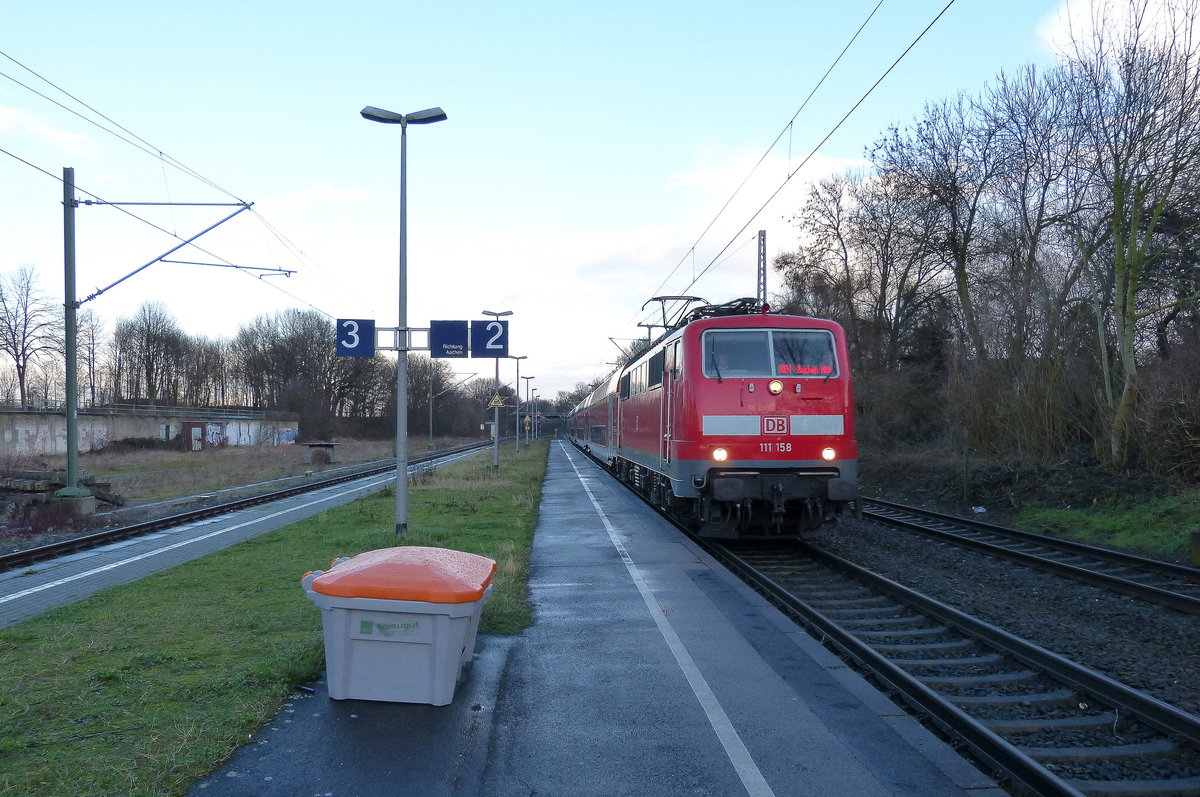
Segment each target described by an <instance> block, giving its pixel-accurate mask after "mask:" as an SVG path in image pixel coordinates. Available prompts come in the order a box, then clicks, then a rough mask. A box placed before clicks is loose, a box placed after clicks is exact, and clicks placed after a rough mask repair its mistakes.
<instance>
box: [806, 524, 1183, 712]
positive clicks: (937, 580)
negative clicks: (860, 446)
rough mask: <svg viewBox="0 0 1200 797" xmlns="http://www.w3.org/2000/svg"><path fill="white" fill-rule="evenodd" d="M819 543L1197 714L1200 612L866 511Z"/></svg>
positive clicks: (824, 535) (836, 527)
mask: <svg viewBox="0 0 1200 797" xmlns="http://www.w3.org/2000/svg"><path fill="white" fill-rule="evenodd" d="M820 545H821V547H822V548H825V549H826V550H828V551H830V552H831V553H835V554H838V555H839V556H842V557H843V558H845V559H849V560H850V561H853V562H855V563H857V564H861V565H863V566H865V567H868V568H870V569H871V570H874V571H875V572H877V573H880V574H882V575H885V576H887V577H888V578H890V579H892V580H893V581H897V582H899V583H901V584H904V585H905V586H907V587H910V588H912V589H915V590H917V591H919V592H922V593H924V594H926V595H929V596H930V597H934V598H937V599H938V600H941V601H944V602H946V603H949V604H951V605H952V606H954V607H956V608H958V609H959V610H961V611H963V612H966V613H968V614H971V615H974V616H976V617H978V618H980V619H982V620H985V621H987V622H989V623H992V624H993V625H997V626H999V627H1001V628H1004V629H1005V630H1007V631H1009V632H1011V633H1013V634H1016V635H1018V636H1021V637H1024V638H1026V639H1029V640H1032V641H1033V642H1036V643H1037V644H1039V645H1041V646H1042V647H1044V648H1047V649H1049V650H1052V651H1054V652H1055V653H1058V654H1060V655H1063V656H1066V657H1068V658H1070V659H1072V660H1073V661H1075V662H1077V663H1079V664H1082V665H1084V666H1087V667H1090V668H1092V669H1094V670H1097V671H1098V672H1101V673H1104V674H1105V675H1107V676H1109V677H1110V678H1113V679H1116V680H1118V681H1121V682H1123V683H1125V684H1127V685H1129V686H1131V687H1133V688H1136V689H1139V690H1141V691H1144V692H1147V693H1149V694H1152V695H1154V696H1155V697H1157V698H1159V699H1160V700H1163V701H1165V702H1167V703H1170V704H1172V705H1174V706H1176V707H1178V708H1180V709H1183V710H1185V711H1188V712H1191V713H1193V714H1197V715H1200V617H1198V616H1195V615H1189V614H1184V613H1182V612H1177V611H1174V610H1172V609H1167V608H1163V607H1159V606H1155V605H1153V604H1149V603H1144V602H1142V601H1138V600H1135V599H1133V598H1127V597H1124V596H1121V595H1116V594H1110V593H1107V592H1105V591H1103V590H1101V589H1098V588H1095V587H1090V586H1087V585H1085V584H1079V583H1076V582H1074V581H1070V580H1067V579H1064V578H1062V577H1060V576H1055V575H1051V574H1048V573H1042V572H1039V571H1037V570H1033V569H1031V568H1028V567H1024V566H1021V565H1016V564H1011V563H1008V562H1004V561H1000V560H997V559H994V558H992V557H989V556H985V555H984V554H981V553H976V552H973V551H968V550H965V549H961V548H957V547H955V546H953V545H949V544H946V543H940V542H936V541H933V540H929V539H926V538H923V537H920V536H919V535H915V534H910V533H907V532H904V531H901V530H898V529H890V528H887V527H884V526H880V525H877V524H874V523H870V522H868V521H862V522H858V521H854V520H850V519H843V520H842V523H841V524H840V525H839V526H834V527H832V528H830V529H829V530H828V531H826V532H825V533H824V534H823V535H822V538H821V540H820Z"/></svg>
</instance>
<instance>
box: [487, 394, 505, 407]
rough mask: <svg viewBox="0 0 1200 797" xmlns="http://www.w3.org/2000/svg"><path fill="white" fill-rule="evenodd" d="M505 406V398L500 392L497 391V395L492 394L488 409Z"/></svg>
mask: <svg viewBox="0 0 1200 797" xmlns="http://www.w3.org/2000/svg"><path fill="white" fill-rule="evenodd" d="M503 406H504V399H502V398H500V394H499V393H497V394H496V395H494V396H492V400H491V402H490V403H489V404H488V409H489V410H490V409H491V408H492V407H503Z"/></svg>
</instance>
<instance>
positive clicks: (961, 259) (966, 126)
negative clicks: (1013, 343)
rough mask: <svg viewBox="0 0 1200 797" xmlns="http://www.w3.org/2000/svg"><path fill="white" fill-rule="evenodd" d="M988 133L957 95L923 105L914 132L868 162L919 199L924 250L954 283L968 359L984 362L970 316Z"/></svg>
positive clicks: (992, 169)
mask: <svg viewBox="0 0 1200 797" xmlns="http://www.w3.org/2000/svg"><path fill="white" fill-rule="evenodd" d="M995 132H996V131H995V128H994V127H993V126H991V125H990V124H988V123H987V120H986V119H982V118H980V115H979V114H978V112H977V109H976V108H975V106H974V104H973V103H972V102H971V101H970V100H969V99H967V98H966V97H965V96H963V95H959V96H958V97H957V98H956V99H955V100H952V101H947V100H943V101H941V102H934V103H929V104H927V105H926V106H925V112H924V114H923V116H921V117H920V118H919V119H918V120H917V122H916V124H915V126H913V127H912V128H911V129H909V130H905V131H903V132H901V131H900V130H899V129H896V128H893V129H892V130H891V132H890V133H889V134H888V135H886V136H884V138H883V139H882V140H880V141H879V142H878V143H877V144H876V145H875V148H874V150H873V151H872V153H871V155H872V158H873V160H874V161H875V166H876V168H877V169H878V170H879V171H880V173H881V174H883V175H886V176H889V177H892V178H894V179H897V180H902V181H907V182H909V183H910V184H911V187H912V189H913V190H914V192H916V193H917V194H919V195H922V196H924V197H925V199H926V200H927V202H928V205H929V211H930V212H931V213H932V214H933V215H931V217H930V218H931V220H932V224H931V229H930V235H929V238H928V240H929V242H930V243H931V244H934V245H936V247H937V248H936V251H938V252H940V254H941V255H942V256H943V257H944V258H945V261H946V264H947V265H948V266H949V267H950V268H951V270H952V273H953V276H954V292H955V296H956V297H957V300H958V310H959V313H960V315H961V323H962V326H963V331H964V334H965V335H966V338H967V341H968V342H969V343H970V347H971V350H972V352H973V354H974V356H975V358H976V359H977V360H979V361H983V360H986V359H987V346H986V343H985V339H984V335H983V330H982V325H981V323H980V320H979V318H978V317H977V314H976V311H975V304H976V302H975V273H974V266H975V265H976V263H975V257H976V255H977V254H978V248H979V242H978V236H979V231H980V218H981V214H982V211H983V203H984V199H985V197H986V195H987V191H988V190H990V189H991V187H992V182H993V180H994V179H995V177H996V173H997V169H998V165H999V164H998V163H997V158H996V154H995V151H994V149H995Z"/></svg>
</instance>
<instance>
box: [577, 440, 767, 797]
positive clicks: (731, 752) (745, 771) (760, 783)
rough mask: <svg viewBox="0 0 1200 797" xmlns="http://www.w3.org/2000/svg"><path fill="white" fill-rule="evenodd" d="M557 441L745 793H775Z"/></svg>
mask: <svg viewBox="0 0 1200 797" xmlns="http://www.w3.org/2000/svg"><path fill="white" fill-rule="evenodd" d="M559 445H560V446H562V447H563V453H564V454H565V455H566V457H567V461H568V462H569V463H570V464H571V469H572V470H574V471H575V476H576V478H578V479H579V483H580V484H581V485H583V490H584V492H585V493H587V497H588V500H590V501H591V502H592V507H593V508H594V509H595V510H596V514H597V515H599V516H600V520H601V522H602V523H603V524H604V528H605V530H606V531H607V532H608V538H609V540H610V541H611V542H612V544H613V547H614V548H616V549H617V553H618V554H620V556H621V561H622V562H624V563H625V569H626V570H628V571H629V576H630V578H632V579H633V583H634V584H635V585H636V586H637V589H638V592H639V593H640V594H641V596H642V600H643V601H644V602H645V604H646V608H647V609H648V610H649V611H650V616H651V617H653V618H654V623H655V625H657V626H658V630H659V633H661V634H662V636H663V640H664V641H666V643H667V647H668V648H669V649H670V650H671V654H672V655H673V656H674V657H675V661H676V663H677V664H678V665H679V669H681V670H682V671H683V674H684V677H686V678H687V681H688V684H689V685H690V686H691V688H692V694H694V695H695V696H696V700H698V701H699V702H700V707H701V708H702V709H704V714H705V716H706V717H708V722H709V724H710V725H711V726H712V729H713V731H714V732H715V733H716V734H717V739H718V740H720V742H721V746H722V747H724V748H725V755H726V756H728V757H729V762H730V763H731V764H733V768H734V769H735V770H737V774H738V777H739V778H740V779H741V781H742V785H743V786H744V787H745V788H746V793H747V794H749V795H750V796H751V797H774V795H775V792H774V791H773V790H772V789H771V787H770V785H768V783H767V781H766V778H764V777H763V775H762V772H761V771H760V770H759V768H758V765H757V764H756V763H754V757H753V756H751V755H750V751H749V750H748V749H747V748H746V745H745V743H744V742H743V741H742V737H741V736H739V735H738V732H737V730H736V729H735V728H734V727H733V723H732V722H730V720H729V715H727V714H726V713H725V709H724V708H722V707H721V703H720V701H718V700H717V696H716V695H715V694H713V691H712V688H711V687H710V686H709V685H708V681H706V680H705V679H704V675H703V674H702V673H701V672H700V668H699V667H697V666H696V662H695V661H693V659H692V656H691V654H690V653H688V651H687V648H686V647H685V646H684V644H683V641H682V640H681V639H680V638H679V635H678V634H676V633H675V629H674V628H673V627H672V626H671V621H670V620H668V619H667V616H666V615H665V614H664V613H663V610H662V608H661V607H660V606H659V605H658V601H657V600H655V598H654V593H653V592H652V591H651V590H650V587H649V586H648V585H647V584H646V581H645V579H644V578H642V574H641V571H640V570H639V569H638V566H637V565H636V564H635V563H634V561H633V559H631V558H630V556H629V553H628V552H627V551H626V550H625V546H624V545H622V544H621V542H620V540H618V539H617V534H616V529H614V528H613V526H612V523H611V522H609V519H608V516H607V515H606V514H604V510H603V509H601V507H600V502H599V501H597V500H596V496H595V495H594V494H593V493H592V490H591V488H590V487H588V484H587V482H586V481H584V478H583V474H582V473H580V472H579V468H577V467H576V466H575V460H574V458H573V457H572V456H571V454H570V452H569V451H567V448H566V446H567V444H566V443H563V442H561V441H560V442H559Z"/></svg>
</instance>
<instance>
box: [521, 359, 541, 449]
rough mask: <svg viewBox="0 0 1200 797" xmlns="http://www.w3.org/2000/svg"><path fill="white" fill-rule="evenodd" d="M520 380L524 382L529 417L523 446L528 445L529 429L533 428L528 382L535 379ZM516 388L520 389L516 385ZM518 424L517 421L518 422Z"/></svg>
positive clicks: (531, 377)
mask: <svg viewBox="0 0 1200 797" xmlns="http://www.w3.org/2000/svg"><path fill="white" fill-rule="evenodd" d="M521 378H522V379H524V380H525V407H526V412H528V413H529V415H530V418H529V426H526V427H525V445H529V429H530V428H531V427H532V426H533V417H532V416H533V405H532V404H531V403H530V402H529V382H530V381H531V380H533V379H536V378H537V377H534V376H523V377H521ZM518 387H520V385H518ZM518 423H519V421H518ZM519 428H520V427H518V429H519ZM517 434H518V435H519V434H520V431H518V432H517Z"/></svg>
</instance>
